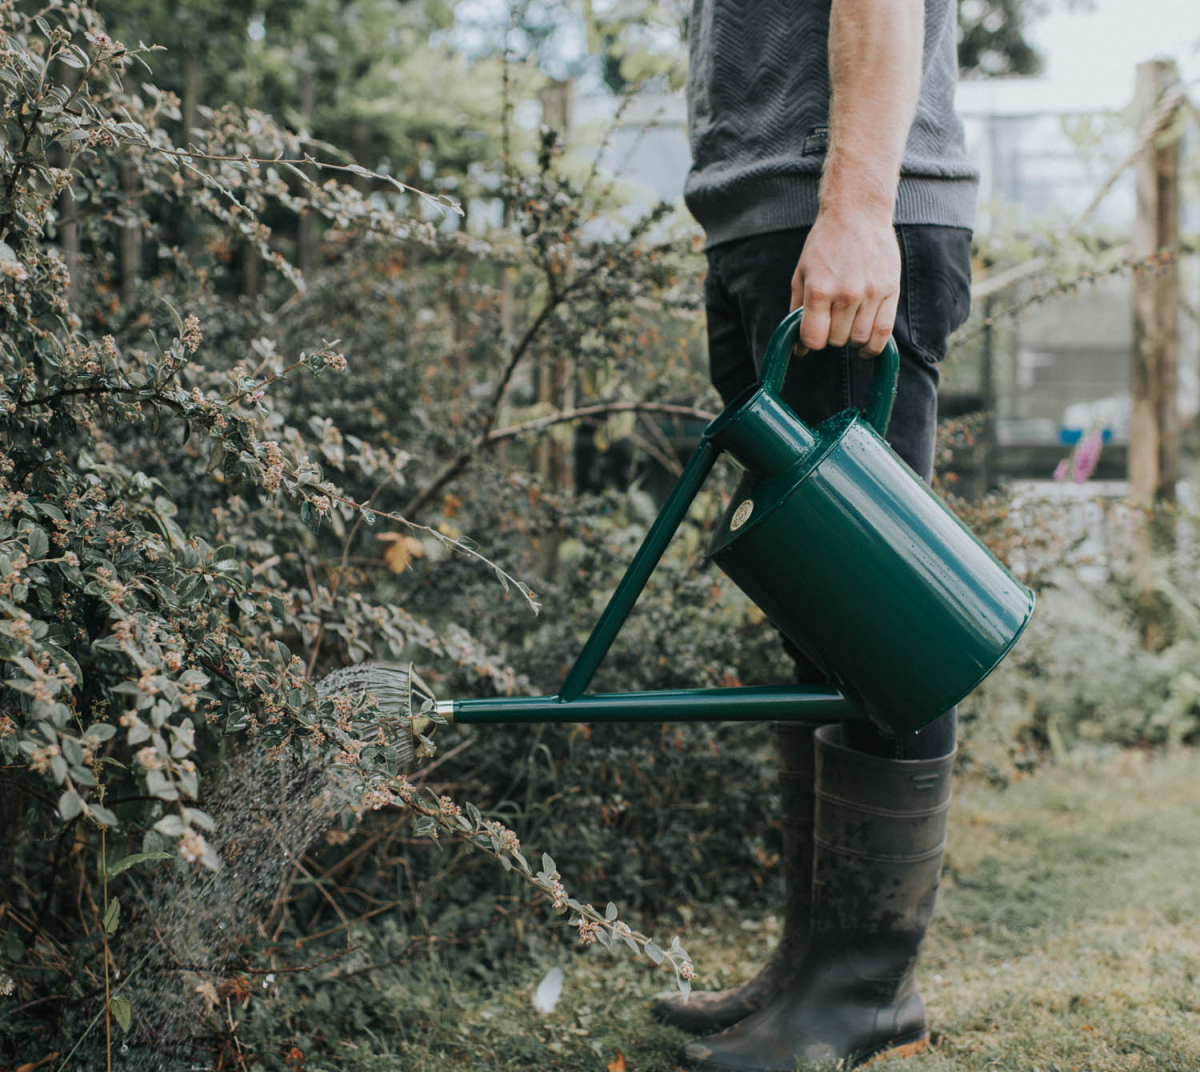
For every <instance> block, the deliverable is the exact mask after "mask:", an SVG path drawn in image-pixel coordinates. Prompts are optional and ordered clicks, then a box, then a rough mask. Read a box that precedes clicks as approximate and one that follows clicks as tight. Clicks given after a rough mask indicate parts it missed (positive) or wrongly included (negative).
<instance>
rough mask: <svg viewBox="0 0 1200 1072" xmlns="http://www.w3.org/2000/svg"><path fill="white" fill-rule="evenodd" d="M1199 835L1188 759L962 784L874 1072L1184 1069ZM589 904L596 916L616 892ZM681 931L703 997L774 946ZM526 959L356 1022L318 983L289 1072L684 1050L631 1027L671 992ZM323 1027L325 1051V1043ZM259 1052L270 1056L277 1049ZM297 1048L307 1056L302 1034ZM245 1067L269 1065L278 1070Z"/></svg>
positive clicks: (631, 1059) (595, 1066)
mask: <svg viewBox="0 0 1200 1072" xmlns="http://www.w3.org/2000/svg"><path fill="white" fill-rule="evenodd" d="M1198 827H1200V754H1197V753H1194V752H1180V753H1178V754H1176V755H1174V756H1169V757H1164V758H1158V759H1147V758H1146V757H1145V756H1143V755H1140V754H1135V753H1129V754H1125V755H1121V756H1118V757H1115V758H1111V757H1110V758H1108V759H1106V760H1103V761H1101V760H1095V761H1093V762H1090V763H1089V762H1085V761H1082V760H1080V761H1077V762H1076V763H1075V764H1073V765H1071V766H1062V765H1060V766H1056V767H1050V768H1047V769H1044V770H1042V771H1041V772H1039V773H1037V774H1036V775H1033V776H1030V777H1028V778H1026V779H1024V780H1022V781H1018V782H1016V783H1014V784H1012V785H1010V786H1009V787H1008V788H1006V789H996V788H994V787H991V786H988V785H986V784H983V783H981V782H971V781H966V782H964V783H961V784H960V785H959V786H958V789H957V803H956V805H955V808H954V812H953V819H952V826H951V842H950V850H949V853H948V855H947V862H946V871H945V879H944V883H943V892H942V895H941V898H940V900H939V905H938V913H937V916H936V918H935V921H934V927H933V929H932V931H931V933H930V937H929V940H928V942H927V946H926V949H925V953H924V956H923V958H922V962H921V967H920V978H921V983H922V987H923V990H924V993H925V997H926V1001H927V1004H928V1006H929V1011H930V1019H931V1027H932V1030H933V1037H934V1042H935V1045H934V1047H933V1048H932V1049H931V1050H930V1051H929V1052H927V1053H926V1054H924V1055H922V1056H920V1057H917V1058H912V1059H908V1060H904V1061H900V1060H892V1061H880V1062H877V1063H876V1064H874V1065H872V1072H893V1070H895V1069H899V1068H904V1069H906V1070H907V1072H950V1070H954V1072H968V1070H971V1072H974V1070H979V1072H983V1070H985V1069H986V1070H993V1069H997V1070H1005V1072H1068V1070H1071V1072H1075V1070H1079V1072H1132V1070H1138V1072H1150V1070H1155V1072H1159V1070H1164V1072H1165V1070H1172V1072H1174V1070H1179V1072H1183V1070H1192V1072H1194V1070H1196V1069H1200V921H1198V920H1197V919H1196V915H1197V912H1198V910H1200V851H1198V846H1200V831H1198V829H1197V828H1198ZM591 892H592V894H593V896H594V897H595V898H596V899H598V900H604V899H605V898H606V896H607V895H609V894H611V893H615V892H616V891H601V890H596V891H591ZM691 918H692V921H693V922H692V924H691V925H690V926H687V927H685V928H683V929H682V930H681V931H680V934H681V938H682V939H683V941H684V944H685V945H686V946H687V947H688V949H689V951H690V952H691V953H692V955H693V957H694V959H695V961H696V966H697V969H698V970H699V972H700V978H699V979H698V983H699V984H700V985H701V986H714V985H717V986H720V985H728V984H729V983H730V982H733V981H736V980H737V979H739V978H741V977H744V976H745V975H746V974H749V973H750V972H752V971H753V970H754V967H755V965H756V964H757V963H758V962H759V961H760V960H761V958H762V957H763V956H764V955H765V953H766V952H767V951H768V950H769V949H770V947H771V944H772V941H773V940H774V937H775V935H776V934H777V932H778V921H777V920H775V919H774V918H770V917H769V918H767V919H746V918H743V916H742V914H741V913H739V911H738V910H737V909H736V907H733V906H730V907H729V908H725V909H718V908H714V907H713V906H696V914H695V915H692V916H691ZM700 919H703V920H704V922H698V920H700ZM631 922H637V921H631ZM642 922H643V924H645V922H646V921H642ZM652 929H653V930H655V931H657V932H658V936H659V938H660V939H665V938H669V936H670V933H671V928H670V927H669V926H662V925H659V926H653V927H652ZM531 950H534V951H531V954H530V958H529V960H528V961H527V962H526V963H523V964H510V966H509V967H506V968H504V969H502V970H500V971H498V972H493V973H490V974H489V975H488V976H487V977H486V978H484V979H480V980H479V981H464V977H463V975H462V973H461V968H459V969H455V971H454V973H453V974H451V973H450V971H449V970H448V969H445V970H444V969H443V968H442V967H441V966H440V965H439V963H438V961H437V960H432V961H425V962H422V963H420V964H414V963H409V964H408V965H406V966H405V967H404V968H402V969H390V970H388V971H387V972H381V973H378V974H377V975H375V976H373V977H372V982H371V986H372V987H373V989H372V990H369V991H368V990H366V989H365V988H364V987H361V986H356V987H355V988H354V993H355V994H356V995H357V998H358V1000H360V1001H363V1002H364V1003H363V1007H362V1008H359V1009H357V1010H351V1011H347V1010H346V1009H345V1008H341V1009H339V1008H338V1004H337V1002H338V999H337V997H336V994H334V995H333V996H332V997H331V996H330V995H329V993H328V991H329V990H330V988H329V987H328V986H325V987H322V988H320V989H318V990H316V991H315V992H314V994H313V996H312V997H311V998H310V999H309V1000H308V1001H307V1002H306V1003H305V1004H304V1005H302V1006H298V1005H297V1004H295V1003H294V1002H293V1003H291V1008H292V1015H291V1023H292V1025H293V1027H294V1028H295V1027H298V1026H301V1025H303V1027H304V1028H306V1029H307V1030H309V1031H312V1030H315V1029H316V1028H317V1027H318V1026H319V1025H324V1028H323V1033H324V1039H325V1040H326V1049H325V1054H324V1055H321V1054H319V1052H314V1051H313V1050H309V1052H310V1053H311V1056H310V1057H309V1058H308V1060H307V1063H306V1064H305V1066H304V1067H305V1069H306V1072H324V1070H326V1069H333V1068H339V1069H340V1068H346V1069H360V1068H361V1069H363V1070H366V1069H370V1070H372V1072H393V1070H395V1072H400V1070H401V1069H403V1070H404V1072H444V1070H449V1069H471V1070H474V1069H488V1070H496V1072H502V1070H514V1072H515V1070H517V1069H521V1070H528V1069H537V1070H551V1069H561V1070H571V1072H576V1070H580V1072H583V1070H597V1072H603V1070H604V1069H605V1068H606V1067H607V1066H608V1064H609V1063H610V1062H614V1061H615V1060H616V1054H617V1053H618V1052H620V1053H621V1054H623V1055H624V1058H625V1062H626V1064H625V1067H626V1068H627V1069H628V1072H667V1070H669V1069H672V1068H674V1067H675V1066H674V1062H673V1054H674V1053H675V1051H676V1049H677V1048H678V1046H679V1044H680V1043H681V1042H682V1041H684V1036H683V1035H682V1034H680V1033H679V1032H676V1031H673V1030H671V1029H668V1028H665V1027H662V1026H660V1025H658V1024H655V1023H654V1022H653V1021H652V1020H651V1019H650V1016H649V1012H648V1009H649V1005H650V1002H651V1000H652V998H653V996H654V995H655V994H656V993H657V992H659V991H662V990H663V989H667V988H669V987H670V986H671V985H672V984H671V980H670V978H669V976H667V975H665V974H663V973H659V972H655V971H654V970H652V969H650V968H649V967H648V966H647V965H646V964H645V962H638V961H633V960H630V959H625V958H612V957H610V956H608V955H606V954H604V953H602V952H599V951H592V952H586V953H584V952H577V951H574V950H568V949H566V948H565V947H557V948H552V943H545V942H542V941H539V940H538V939H537V938H536V936H535V937H534V938H533V939H532V940H531ZM555 962H558V963H560V964H561V966H562V967H563V968H564V970H565V972H566V984H565V986H564V990H563V996H562V1000H561V1001H560V1003H559V1005H558V1007H557V1008H556V1009H555V1011H554V1012H553V1013H552V1014H550V1015H548V1016H542V1015H539V1014H538V1013H537V1012H535V1011H534V1009H533V1007H532V1004H531V1000H530V999H531V996H532V993H533V990H534V987H535V986H536V985H537V983H538V981H539V979H540V978H541V977H542V976H543V975H544V973H545V972H546V971H547V969H548V968H550V967H551V966H552V965H553V964H554V963H555ZM332 989H333V990H334V991H336V990H337V987H336V986H335V987H333V988H332ZM364 995H366V999H365V1000H364ZM348 996H349V995H347V997H348ZM288 1003H289V1002H288V998H287V996H286V995H285V996H284V997H283V999H282V1004H288ZM331 1016H332V1018H333V1020H336V1021H337V1024H338V1030H337V1032H336V1034H337V1035H338V1036H340V1041H338V1042H336V1044H334V1045H332V1046H328V1043H329V1040H330V1039H331V1038H332V1031H331V1029H332V1028H333V1023H332V1021H331V1020H330V1017H331ZM259 1027H260V1028H265V1027H266V1024H265V1023H263V1022H262V1021H259ZM260 1037H265V1036H261V1035H260ZM274 1037H276V1038H280V1048H279V1049H278V1050H277V1051H276V1053H282V1052H283V1050H284V1049H285V1048H286V1045H290V1044H291V1041H290V1040H288V1041H286V1044H285V1040H284V1038H281V1037H280V1036H278V1035H275V1036H274ZM294 1038H295V1042H296V1044H297V1045H298V1046H299V1047H300V1048H301V1049H302V1050H305V1049H307V1048H308V1045H307V1044H308V1041H309V1040H308V1039H307V1038H305V1037H304V1034H303V1030H302V1031H301V1033H300V1034H299V1035H297V1036H295V1037H294ZM316 1049H317V1050H320V1049H321V1047H317V1048H316ZM260 1053H261V1054H262V1056H263V1058H264V1064H265V1065H266V1067H268V1068H269V1067H282V1064H281V1063H280V1064H278V1065H277V1064H276V1062H277V1061H278V1058H275V1057H274V1055H268V1053H267V1052H265V1050H264V1049H260ZM335 1055H336V1056H335ZM614 1067H615V1066H614Z"/></svg>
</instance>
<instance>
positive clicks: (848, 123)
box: [792, 0, 948, 357]
mask: <svg viewBox="0 0 1200 1072" xmlns="http://www.w3.org/2000/svg"><path fill="white" fill-rule="evenodd" d="M947 2H948V0H947ZM924 21H925V6H924V3H923V0H832V3H831V6H830V13H829V79H830V84H831V86H832V90H833V96H832V99H831V100H830V104H829V150H828V152H827V153H826V156H825V169H824V172H823V174H822V176H821V204H820V209H819V211H818V213H817V219H816V222H815V223H814V224H813V226H812V230H811V231H809V233H808V241H807V242H805V244H804V250H803V252H802V253H801V254H800V262H799V263H798V264H797V265H796V273H795V275H793V276H792V308H793V309H795V308H796V307H797V306H800V305H803V306H804V322H803V324H801V325H800V344H801V346H803V347H804V348H805V349H807V350H823V349H824V348H825V347H826V346H845V345H846V343H847V342H850V343H852V344H853V345H855V346H858V347H860V348H861V349H860V353H862V354H863V355H864V356H867V357H874V356H875V355H877V354H879V353H881V352H882V351H883V348H884V346H885V345H886V343H887V339H888V336H889V335H890V334H891V333H892V326H893V325H894V324H895V322H896V306H897V303H898V302H899V298H900V249H899V247H898V246H897V245H896V234H895V232H894V231H893V230H892V216H893V213H894V211H895V207H896V188H897V184H898V182H899V178H900V161H901V159H902V158H903V156H904V145H905V142H906V141H907V140H908V131H909V127H910V126H911V125H912V121H913V114H914V112H915V110H916V106H917V96H918V94H919V92H920V88H921V57H922V50H923V47H924V29H923V27H924Z"/></svg>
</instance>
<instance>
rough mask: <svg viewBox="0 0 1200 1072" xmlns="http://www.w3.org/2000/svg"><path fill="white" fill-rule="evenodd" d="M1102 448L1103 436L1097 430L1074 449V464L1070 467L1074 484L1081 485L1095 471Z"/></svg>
mask: <svg viewBox="0 0 1200 1072" xmlns="http://www.w3.org/2000/svg"><path fill="white" fill-rule="evenodd" d="M1103 448H1104V436H1103V434H1102V433H1101V431H1100V430H1099V429H1097V430H1096V431H1094V432H1091V433H1089V434H1088V436H1087V438H1086V439H1084V441H1083V442H1082V443H1080V444H1079V446H1078V447H1076V448H1075V464H1074V466H1073V467H1072V471H1071V479H1072V480H1073V481H1075V483H1076V484H1083V483H1085V482H1086V481H1087V479H1088V477H1090V476H1091V475H1092V473H1094V472H1095V471H1096V465H1097V463H1098V462H1099V461H1100V451H1101V450H1102V449H1103Z"/></svg>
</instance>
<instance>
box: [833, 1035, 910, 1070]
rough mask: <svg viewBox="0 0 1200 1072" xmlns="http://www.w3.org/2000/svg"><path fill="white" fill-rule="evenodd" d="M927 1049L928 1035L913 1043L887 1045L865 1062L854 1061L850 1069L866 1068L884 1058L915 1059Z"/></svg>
mask: <svg viewBox="0 0 1200 1072" xmlns="http://www.w3.org/2000/svg"><path fill="white" fill-rule="evenodd" d="M927 1049H929V1036H928V1035H926V1036H925V1037H924V1038H919V1039H916V1040H915V1041H913V1042H902V1043H901V1044H900V1045H899V1046H891V1045H889V1046H888V1048H887V1049H885V1050H880V1051H879V1052H878V1053H873V1054H871V1055H870V1056H869V1057H867V1058H866V1059H865V1060H858V1061H855V1062H854V1065H853V1066H852V1067H854V1068H866V1067H867V1066H868V1065H872V1064H874V1063H875V1062H876V1061H882V1060H883V1059H884V1058H885V1057H915V1056H916V1055H917V1054H919V1053H924V1052H925V1051H926V1050H927Z"/></svg>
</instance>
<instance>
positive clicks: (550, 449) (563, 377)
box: [537, 79, 575, 491]
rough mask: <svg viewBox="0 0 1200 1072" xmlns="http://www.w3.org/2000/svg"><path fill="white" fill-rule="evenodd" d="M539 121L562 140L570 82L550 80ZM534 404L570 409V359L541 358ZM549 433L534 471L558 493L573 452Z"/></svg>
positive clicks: (571, 101) (566, 483)
mask: <svg viewBox="0 0 1200 1072" xmlns="http://www.w3.org/2000/svg"><path fill="white" fill-rule="evenodd" d="M540 96H541V102H542V122H543V123H544V124H545V125H546V126H548V127H550V128H551V129H552V130H555V131H557V132H558V134H559V137H560V138H562V139H565V138H566V136H567V132H568V131H569V130H570V128H571V118H572V112H573V111H574V107H575V85H574V83H573V82H571V81H570V79H567V80H565V81H558V80H553V81H551V82H549V83H548V84H547V85H546V86H544V87H543V88H542V90H541V93H540ZM537 382H538V401H539V402H545V403H547V404H548V406H551V407H554V408H556V409H570V408H571V407H572V406H573V405H574V404H575V368H574V362H573V361H572V360H571V358H570V356H569V355H567V354H563V353H557V354H555V355H554V356H547V357H546V358H544V359H543V360H542V361H541V362H540V364H539V366H538V370H537ZM570 427H571V426H570V425H567V426H564V427H563V428H562V429H560V430H558V436H557V437H556V436H555V435H554V433H553V432H552V433H551V438H550V441H549V442H548V443H545V444H543V445H541V446H539V447H538V450H537V454H538V469H539V471H540V472H541V474H542V476H543V477H544V478H545V480H546V482H547V484H549V485H550V486H551V487H553V488H555V489H557V490H558V491H570V490H572V489H573V488H574V487H575V450H574V447H573V444H572V441H571V439H569V438H567V437H568V435H569V434H570V435H573V432H571V433H568V431H567V429H569V428H570Z"/></svg>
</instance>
